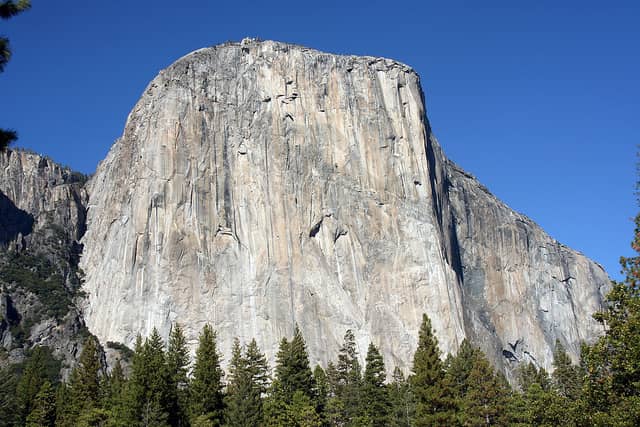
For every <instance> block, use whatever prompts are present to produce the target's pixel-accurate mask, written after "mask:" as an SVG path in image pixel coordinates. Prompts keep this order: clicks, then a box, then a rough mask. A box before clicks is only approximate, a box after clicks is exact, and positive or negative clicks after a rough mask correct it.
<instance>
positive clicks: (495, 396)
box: [461, 350, 509, 426]
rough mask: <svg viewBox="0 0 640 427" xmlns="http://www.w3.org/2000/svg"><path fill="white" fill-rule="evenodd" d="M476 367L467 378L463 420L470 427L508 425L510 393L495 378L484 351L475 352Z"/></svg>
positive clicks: (504, 385)
mask: <svg viewBox="0 0 640 427" xmlns="http://www.w3.org/2000/svg"><path fill="white" fill-rule="evenodd" d="M473 354H474V358H473V367H472V369H471V372H469V376H468V377H467V380H466V384H465V385H463V387H464V388H466V391H465V394H464V396H463V401H462V402H463V403H462V412H463V414H462V417H461V418H462V420H463V424H464V425H467V426H491V425H507V417H506V412H507V399H508V395H509V390H508V388H507V386H506V384H505V383H504V382H502V381H501V380H500V379H499V378H498V377H497V376H496V374H495V372H494V370H493V368H492V367H491V364H490V363H489V361H488V360H487V359H486V357H485V356H484V354H482V352H481V351H480V350H476V351H474V352H473Z"/></svg>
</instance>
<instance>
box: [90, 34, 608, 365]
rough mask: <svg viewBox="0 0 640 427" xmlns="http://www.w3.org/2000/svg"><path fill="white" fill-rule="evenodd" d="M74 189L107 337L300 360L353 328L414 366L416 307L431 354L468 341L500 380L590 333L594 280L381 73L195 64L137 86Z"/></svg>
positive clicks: (280, 52) (267, 62)
mask: <svg viewBox="0 0 640 427" xmlns="http://www.w3.org/2000/svg"><path fill="white" fill-rule="evenodd" d="M87 191H88V192H89V194H90V201H89V207H88V222H87V232H86V234H85V235H84V238H83V240H82V243H83V244H84V253H83V256H82V260H81V267H82V269H83V270H84V271H85V273H86V283H85V287H84V290H85V292H86V293H87V296H88V297H87V303H86V307H85V309H84V313H85V316H86V321H87V325H88V326H89V328H90V330H91V331H92V332H93V333H95V334H96V335H97V336H98V337H99V338H100V339H101V340H102V341H103V342H105V341H121V342H124V343H125V344H128V345H131V344H132V342H133V341H134V340H135V336H136V334H138V333H142V334H143V335H144V334H148V333H149V332H150V331H151V329H152V328H153V327H157V328H158V329H159V330H160V331H161V332H162V333H163V334H164V335H165V336H166V335H168V333H169V331H170V328H171V326H172V324H173V323H174V322H180V323H181V324H182V325H184V326H185V329H186V332H187V335H188V338H189V339H190V341H191V343H192V344H193V345H195V343H196V339H197V334H198V332H199V331H200V330H201V328H202V326H203V325H204V324H205V323H207V322H209V323H211V324H212V325H213V326H214V327H215V329H216V330H217V331H218V338H219V342H220V345H221V350H222V351H223V352H224V353H225V354H229V349H230V347H231V342H232V339H233V337H234V336H239V337H240V338H241V340H249V339H251V338H254V337H255V338H256V340H257V341H258V343H259V344H260V345H261V347H262V349H263V350H265V351H266V352H267V354H268V355H269V356H272V357H273V356H274V355H275V353H276V351H277V346H278V343H279V341H280V339H281V338H282V337H283V336H287V337H290V336H291V335H292V333H293V328H294V325H295V324H296V323H297V324H298V325H299V326H300V328H301V330H302V332H303V334H304V336H305V338H306V340H307V344H308V348H309V352H310V355H311V358H312V363H316V362H318V363H321V364H326V362H328V361H329V360H330V359H331V358H333V357H335V355H336V351H337V349H338V347H339V346H340V344H341V342H342V338H343V336H344V333H345V331H346V330H347V329H352V330H353V332H354V334H355V336H356V339H357V343H358V345H359V348H360V352H361V353H365V352H366V346H367V344H368V342H369V341H373V342H374V343H375V344H376V345H378V346H379V347H380V348H381V350H382V352H383V354H384V356H385V360H386V363H387V367H388V369H393V366H394V365H395V366H400V367H403V368H408V367H409V366H410V362H411V360H410V359H411V357H412V355H413V352H414V351H415V348H416V344H417V331H418V328H419V325H420V321H421V316H422V313H423V312H426V313H427V314H428V315H429V316H430V317H431V319H432V323H433V326H434V328H435V330H436V333H437V336H438V338H439V341H440V345H441V349H442V351H443V352H444V353H445V354H446V353H447V352H455V351H456V349H457V347H458V345H459V344H460V342H461V341H462V339H463V338H464V337H466V336H469V337H471V338H472V339H473V341H474V342H475V343H477V344H479V345H481V346H482V347H483V349H485V351H488V353H489V355H490V356H491V357H492V358H493V359H494V362H495V363H496V364H498V365H502V366H503V367H504V368H505V370H506V371H507V372H508V371H509V367H510V366H511V364H512V363H515V362H512V361H515V360H523V359H526V358H530V360H534V361H536V363H537V364H538V365H540V366H544V367H546V368H549V367H550V363H551V352H552V350H553V345H554V342H555V339H556V338H559V339H560V340H561V341H562V342H563V343H564V344H565V345H566V346H567V348H568V349H569V350H570V351H571V352H572V353H573V354H574V355H575V354H576V351H577V349H578V345H579V342H580V340H588V339H590V338H593V337H594V336H596V335H597V334H598V333H599V332H600V330H599V328H598V325H597V324H596V323H595V322H594V321H593V320H592V319H591V313H592V312H594V311H596V310H598V309H599V308H600V305H601V302H602V297H603V292H604V288H605V287H606V284H607V283H608V278H607V275H606V274H605V272H604V271H603V270H602V269H601V268H600V267H599V266H597V265H596V264H594V263H593V262H592V261H589V260H588V259H586V258H585V257H583V256H582V255H580V254H578V253H576V252H573V251H571V250H569V249H567V248H565V247H564V246H562V245H560V244H558V243H557V242H556V241H554V240H553V239H552V238H550V237H549V236H547V235H546V234H545V233H544V232H543V231H542V230H541V229H540V228H539V227H537V226H536V225H535V224H533V223H532V222H531V221H530V220H528V219H527V218H526V217H523V216H521V215H518V214H516V213H515V212H513V211H511V210H510V209H509V208H508V207H506V206H505V205H504V204H502V203H501V202H499V201H498V200H496V199H495V198H494V197H493V196H492V195H491V194H489V193H488V192H487V190H486V189H484V188H483V187H482V186H481V185H480V184H479V183H478V182H477V181H476V180H475V179H473V178H472V177H470V176H469V175H467V174H465V173H464V172H463V171H461V170H460V169H459V168H457V167H456V166H455V165H453V164H452V163H450V162H449V161H448V160H447V159H446V158H445V156H444V154H443V152H442V150H441V148H440V146H439V144H438V143H437V141H436V140H435V138H434V137H433V136H432V134H431V131H430V127H429V124H428V121H427V119H426V112H425V105H424V99H423V93H422V89H421V86H420V81H419V77H418V75H417V74H416V73H415V72H414V71H413V70H412V69H411V68H409V67H407V66H406V65H403V64H400V63H398V62H395V61H392V60H388V59H382V58H372V57H354V56H338V55H331V54H326V53H321V52H318V51H315V50H311V49H306V48H303V47H299V46H293V45H287V44H282V43H277V42H270V41H268V42H259V41H254V40H244V41H243V42H241V43H229V44H225V45H221V46H217V47H212V48H207V49H201V50H198V51H195V52H193V53H191V54H189V55H187V56H185V57H183V58H181V59H180V60H178V61H177V62H176V63H174V64H173V65H171V66H170V67H169V68H167V69H166V70H164V71H162V72H160V74H159V75H158V76H157V77H156V78H155V79H154V80H153V81H152V82H151V83H150V84H149V86H148V87H147V89H146V90H145V93H144V94H143V96H142V98H141V99H140V101H139V102H138V103H137V104H136V106H135V107H134V109H133V111H132V112H131V114H130V115H129V118H128V120H127V124H126V126H125V130H124V134H123V136H122V138H121V139H120V140H119V141H117V142H116V144H115V145H114V146H113V148H112V149H111V151H110V153H109V155H108V156H107V158H106V159H105V160H104V161H103V162H102V163H101V164H100V166H99V167H98V170H97V172H96V174H95V176H94V177H93V178H92V179H91V181H90V182H89V184H88V187H87ZM506 352H508V353H506ZM363 356H364V355H363ZM526 360H529V359H526Z"/></svg>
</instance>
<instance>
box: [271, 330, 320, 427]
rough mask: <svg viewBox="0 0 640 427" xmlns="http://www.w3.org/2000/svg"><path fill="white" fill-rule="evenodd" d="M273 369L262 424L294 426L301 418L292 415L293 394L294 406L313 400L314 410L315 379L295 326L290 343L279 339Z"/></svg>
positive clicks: (315, 399)
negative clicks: (272, 379)
mask: <svg viewBox="0 0 640 427" xmlns="http://www.w3.org/2000/svg"><path fill="white" fill-rule="evenodd" d="M275 372H276V378H275V380H274V381H273V383H272V384H271V387H269V392H268V398H267V399H266V401H265V411H264V414H265V424H266V425H269V426H276V425H285V426H286V425H296V423H298V422H299V421H300V420H298V419H296V418H291V417H292V416H293V411H292V410H291V406H292V405H293V403H294V395H296V393H297V394H298V396H297V398H296V399H297V400H296V405H298V406H300V405H302V404H303V403H304V402H307V401H308V402H312V405H311V407H312V409H313V411H314V412H315V411H316V410H317V397H316V396H317V391H316V388H315V380H314V377H313V373H312V372H311V368H310V367H309V355H308V353H307V349H306V344H305V342H304V338H303V337H302V333H301V332H300V329H299V328H298V326H297V325H296V327H295V331H294V334H293V338H292V340H291V342H289V341H287V339H286V338H283V339H282V340H281V341H280V347H279V349H278V354H277V355H276V369H275ZM301 395H304V396H305V397H301ZM305 419H306V418H305Z"/></svg>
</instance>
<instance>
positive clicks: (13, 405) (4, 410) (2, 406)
mask: <svg viewBox="0 0 640 427" xmlns="http://www.w3.org/2000/svg"><path fill="white" fill-rule="evenodd" d="M17 385H18V380H17V379H16V375H15V374H14V372H13V371H12V370H11V369H10V368H4V369H2V370H0V426H1V427H4V426H9V425H13V424H14V423H15V421H16V415H17V413H18V406H17V405H18V404H17V401H16V387H17Z"/></svg>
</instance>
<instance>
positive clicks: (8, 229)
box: [0, 191, 34, 245]
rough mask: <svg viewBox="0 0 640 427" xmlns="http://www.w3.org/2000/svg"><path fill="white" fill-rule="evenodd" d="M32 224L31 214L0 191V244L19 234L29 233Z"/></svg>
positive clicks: (11, 239)
mask: <svg viewBox="0 0 640 427" xmlns="http://www.w3.org/2000/svg"><path fill="white" fill-rule="evenodd" d="M33 224H34V219H33V216H32V215H31V214H29V213H28V212H26V211H23V210H22V209H20V208H18V207H17V206H16V205H15V204H14V203H13V201H12V200H11V199H9V198H8V197H7V196H6V195H5V194H4V193H3V192H2V191H0V245H6V244H7V243H9V242H12V241H14V240H15V239H16V238H18V236H19V235H22V236H26V235H28V234H30V233H31V231H32V230H33Z"/></svg>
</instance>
